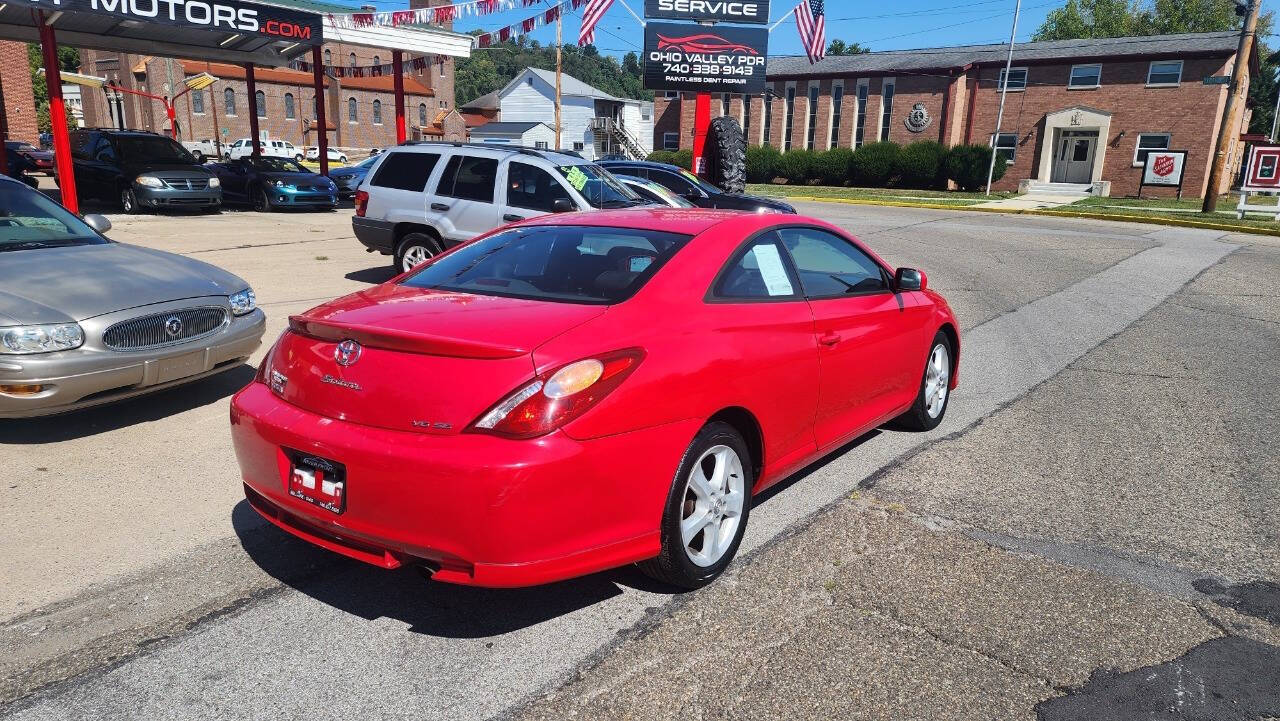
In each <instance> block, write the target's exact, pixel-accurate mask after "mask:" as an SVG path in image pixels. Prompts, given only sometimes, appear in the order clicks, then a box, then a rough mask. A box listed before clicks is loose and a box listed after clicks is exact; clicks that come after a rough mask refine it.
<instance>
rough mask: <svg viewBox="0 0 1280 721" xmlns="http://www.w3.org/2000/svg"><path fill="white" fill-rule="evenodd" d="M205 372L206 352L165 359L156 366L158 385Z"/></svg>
mask: <svg viewBox="0 0 1280 721" xmlns="http://www.w3.org/2000/svg"><path fill="white" fill-rule="evenodd" d="M203 370H204V351H202V350H200V351H196V352H195V353H188V354H186V355H180V356H177V357H174V358H165V359H164V360H162V361H158V362H157V364H156V383H168V382H169V381H176V380H178V379H179V378H186V377H187V376H190V375H195V374H196V373H199V372H200V371H203Z"/></svg>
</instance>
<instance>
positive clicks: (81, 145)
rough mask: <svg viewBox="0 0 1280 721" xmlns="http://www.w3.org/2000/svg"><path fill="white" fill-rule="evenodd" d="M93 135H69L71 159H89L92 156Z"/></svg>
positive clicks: (83, 133)
mask: <svg viewBox="0 0 1280 721" xmlns="http://www.w3.org/2000/svg"><path fill="white" fill-rule="evenodd" d="M94 137H95V136H94V134H93V133H85V132H80V133H72V134H71V157H73V158H81V159H85V160H87V159H89V158H90V157H91V156H92V155H93V140H94Z"/></svg>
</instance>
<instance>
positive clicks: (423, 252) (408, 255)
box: [400, 245, 433, 273]
mask: <svg viewBox="0 0 1280 721" xmlns="http://www.w3.org/2000/svg"><path fill="white" fill-rule="evenodd" d="M432 255H433V254H432V252H431V251H430V250H428V249H427V248H425V247H424V246H421V245H411V246H409V247H408V248H405V249H404V256H403V257H401V259H400V270H402V271H404V272H406V273H407V272H409V271H411V270H413V269H414V268H417V267H418V266H420V265H422V264H423V263H425V262H427V260H429V259H430V258H431V256H432Z"/></svg>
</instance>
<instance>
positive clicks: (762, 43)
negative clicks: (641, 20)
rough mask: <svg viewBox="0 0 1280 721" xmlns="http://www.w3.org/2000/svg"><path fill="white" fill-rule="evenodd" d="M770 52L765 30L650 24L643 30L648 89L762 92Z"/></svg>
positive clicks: (645, 75) (645, 82)
mask: <svg viewBox="0 0 1280 721" xmlns="http://www.w3.org/2000/svg"><path fill="white" fill-rule="evenodd" d="M768 47H769V31H768V30H767V29H766V28H741V27H728V26H721V27H707V26H702V25H685V24H680V23H659V22H650V23H648V24H647V25H646V26H645V29H644V86H645V88H647V89H649V90H693V91H697V92H700V93H745V94H748V95H752V94H756V93H762V92H764V84H765V83H764V73H765V60H766V57H767V55H768Z"/></svg>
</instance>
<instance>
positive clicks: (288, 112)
mask: <svg viewBox="0 0 1280 721" xmlns="http://www.w3.org/2000/svg"><path fill="white" fill-rule="evenodd" d="M284 116H285V117H286V118H288V119H289V120H293V119H294V118H296V117H298V110H297V108H295V107H294V106H293V93H285V94H284Z"/></svg>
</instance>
